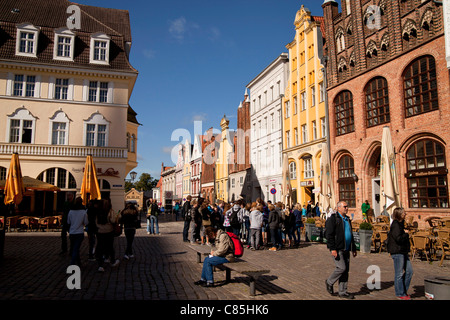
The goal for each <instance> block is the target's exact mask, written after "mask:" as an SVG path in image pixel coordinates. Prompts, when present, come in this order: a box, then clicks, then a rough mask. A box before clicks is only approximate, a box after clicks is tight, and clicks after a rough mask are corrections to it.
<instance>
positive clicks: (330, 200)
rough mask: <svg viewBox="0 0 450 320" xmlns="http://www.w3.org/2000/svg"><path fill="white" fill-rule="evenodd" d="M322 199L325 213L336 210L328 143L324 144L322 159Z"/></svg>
mask: <svg viewBox="0 0 450 320" xmlns="http://www.w3.org/2000/svg"><path fill="white" fill-rule="evenodd" d="M320 197H321V199H322V200H321V201H322V207H323V211H325V212H328V210H329V209H330V208H331V209H334V207H335V205H336V204H335V199H334V191H333V177H332V175H331V161H330V151H329V150H328V145H327V144H326V143H323V144H322V155H321V157H320Z"/></svg>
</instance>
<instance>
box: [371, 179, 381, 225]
mask: <svg viewBox="0 0 450 320" xmlns="http://www.w3.org/2000/svg"><path fill="white" fill-rule="evenodd" d="M370 207H371V208H373V214H374V215H375V217H378V216H379V215H380V214H381V210H380V178H373V179H372V203H371V206H370Z"/></svg>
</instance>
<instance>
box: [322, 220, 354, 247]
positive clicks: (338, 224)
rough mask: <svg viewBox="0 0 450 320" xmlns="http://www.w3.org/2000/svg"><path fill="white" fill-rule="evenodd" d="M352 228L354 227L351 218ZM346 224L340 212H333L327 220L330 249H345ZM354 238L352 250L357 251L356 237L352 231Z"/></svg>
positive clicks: (326, 228) (326, 229) (326, 234)
mask: <svg viewBox="0 0 450 320" xmlns="http://www.w3.org/2000/svg"><path fill="white" fill-rule="evenodd" d="M348 222H349V223H350V230H351V229H352V221H351V220H350V219H349V220H348ZM344 228H345V226H344V220H343V219H342V218H341V216H340V214H339V213H335V214H332V215H331V216H330V217H329V218H328V219H327V221H326V222H325V237H326V239H327V248H328V249H330V250H336V251H338V250H345V229H344ZM351 235H352V240H351V244H350V251H356V245H355V239H354V238H353V232H351Z"/></svg>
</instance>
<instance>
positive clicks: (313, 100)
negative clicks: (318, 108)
mask: <svg viewBox="0 0 450 320" xmlns="http://www.w3.org/2000/svg"><path fill="white" fill-rule="evenodd" d="M315 105H316V87H315V86H312V87H311V107H314V106H315Z"/></svg>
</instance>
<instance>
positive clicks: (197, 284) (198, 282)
mask: <svg viewBox="0 0 450 320" xmlns="http://www.w3.org/2000/svg"><path fill="white" fill-rule="evenodd" d="M194 284H195V285H196V286H201V285H203V284H206V280H198V281H195V282H194Z"/></svg>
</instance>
